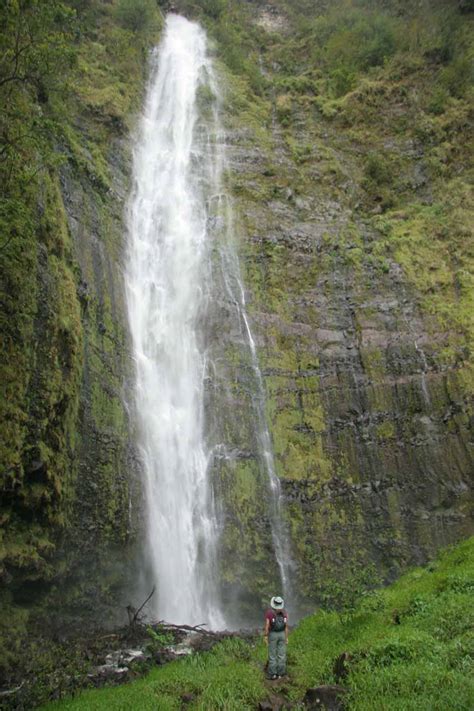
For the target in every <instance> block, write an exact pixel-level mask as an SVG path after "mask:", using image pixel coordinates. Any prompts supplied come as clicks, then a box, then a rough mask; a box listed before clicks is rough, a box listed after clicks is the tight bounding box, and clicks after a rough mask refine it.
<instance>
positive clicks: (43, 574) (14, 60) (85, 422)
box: [0, 0, 161, 674]
mask: <svg viewBox="0 0 474 711" xmlns="http://www.w3.org/2000/svg"><path fill="white" fill-rule="evenodd" d="M129 6H130V3H127V2H125V1H123V0H120V1H119V2H117V3H102V2H95V1H94V0H90V1H88V0H78V1H77V2H73V1H71V2H60V1H59V0H47V1H45V2H37V1H36V0H8V1H7V2H5V3H2V6H1V8H0V26H1V31H0V100H1V103H2V114H1V117H0V185H1V188H0V233H1V236H0V270H1V286H0V290H1V312H0V319H1V321H0V327H1V358H0V363H1V365H0V383H1V398H0V408H1V420H2V427H1V431H0V492H1V505H0V526H1V531H0V581H1V583H2V590H1V593H0V596H1V606H2V611H3V612H2V616H1V619H0V660H1V661H0V670H1V672H2V673H5V674H8V673H9V670H10V668H11V666H12V665H13V667H14V660H15V659H16V658H17V654H18V650H19V649H20V647H21V645H22V643H23V642H22V640H23V637H24V634H25V629H26V627H25V625H26V623H27V621H28V618H29V616H30V614H31V613H32V611H33V617H35V615H36V614H37V613H38V612H39V611H40V610H41V606H42V605H43V604H44V608H43V612H44V613H45V614H48V612H47V610H48V609H50V608H51V606H53V607H54V606H55V604H56V603H55V602H53V601H54V600H57V597H58V596H59V597H61V599H62V603H64V604H65V602H66V597H67V596H68V595H69V601H70V602H71V603H72V604H76V605H79V603H80V600H81V596H84V595H89V597H91V596H92V597H94V595H96V592H93V591H94V589H95V590H97V587H96V586H97V585H98V583H97V580H96V581H95V583H94V581H93V580H94V575H95V572H94V570H95V567H96V566H97V568H98V567H100V566H99V565H98V562H97V560H98V557H99V554H100V551H101V550H103V551H104V553H105V550H106V549H107V547H110V545H111V544H112V543H113V545H118V544H119V545H123V544H124V542H125V541H126V540H127V538H129V536H130V530H129V528H130V522H129V520H128V519H129V514H128V508H129V505H130V494H129V492H130V489H131V484H130V481H129V479H130V478H131V474H132V472H133V467H132V463H131V461H130V452H131V448H130V442H129V439H130V437H129V428H128V424H127V413H126V409H125V404H124V401H123V388H124V380H125V378H126V376H127V372H128V364H127V361H126V351H125V347H124V343H125V330H126V326H125V319H124V316H123V313H121V312H120V304H121V301H122V298H121V295H120V293H116V294H114V282H115V290H116V291H120V290H121V287H120V278H119V276H116V275H115V272H116V273H117V274H119V271H118V266H119V260H120V254H121V244H122V233H123V229H122V209H123V207H122V201H123V194H125V191H126V185H122V186H121V185H120V181H122V182H124V180H125V179H126V177H125V178H124V176H126V154H127V151H126V149H125V148H124V147H121V145H120V140H121V137H124V136H125V137H127V135H128V133H129V131H130V129H131V127H132V125H133V115H134V114H133V112H134V111H135V110H136V108H137V106H138V104H139V100H140V98H141V93H142V86H143V75H144V70H145V66H146V57H147V48H148V47H149V45H150V43H151V42H153V41H154V38H156V35H157V31H158V30H159V27H160V22H161V20H160V16H159V13H158V10H157V8H156V6H155V4H154V3H152V2H148V3H147V2H142V3H141V5H140V16H141V18H143V19H145V20H147V25H146V27H143V26H142V25H140V26H139V27H136V26H135V24H136V21H135V20H134V17H133V14H130V12H129ZM120 188H121V190H122V193H123V194H122V195H117V194H116V192H115V191H117V190H119V189H120ZM114 270H115V272H114ZM122 311H123V309H122ZM78 491H79V495H78ZM87 556H89V562H88V564H87V566H85V568H86V569H87V571H88V572H87V574H86V575H85V577H83V578H82V580H80V576H79V573H78V570H77V569H76V570H75V572H74V580H73V582H72V583H71V585H70V586H69V587H65V580H66V578H68V576H69V580H71V575H70V571H71V568H72V567H74V568H76V566H77V561H78V559H84V558H86V557H87ZM99 575H100V574H99ZM100 586H102V587H103V590H104V591H105V590H106V589H107V581H106V578H102V580H101V582H100ZM69 588H70V589H69ZM66 591H68V592H66ZM45 596H46V598H45ZM48 596H49V598H48ZM45 599H48V602H47V603H44V601H45ZM25 603H27V604H25ZM82 609H83V610H84V607H82Z"/></svg>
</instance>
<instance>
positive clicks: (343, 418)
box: [221, 3, 474, 612]
mask: <svg viewBox="0 0 474 711" xmlns="http://www.w3.org/2000/svg"><path fill="white" fill-rule="evenodd" d="M267 5H268V3H267V4H266V5H265V6H264V7H263V6H262V7H263V9H262V10H261V12H265V13H268V11H269V8H268V7H267ZM280 9H281V8H280ZM252 11H253V13H254V15H253V17H254V20H253V21H254V22H256V23H257V24H258V26H259V27H264V26H265V23H263V24H262V21H261V19H262V18H261V13H260V5H258V4H257V6H255V5H254V6H253V8H252ZM272 12H273V16H274V17H275V16H276V15H278V11H277V10H276V9H275V7H274V6H273V10H272ZM264 19H265V18H264ZM277 19H278V18H277ZM274 31H278V28H277V30H274ZM292 41H293V43H294V47H295V50H294V51H295V54H297V53H298V52H300V53H301V47H302V44H303V42H302V40H301V37H300V38H299V39H298V38H297V39H293V38H292V37H291V33H290V35H289V36H288V35H287V36H279V37H278V38H275V36H273V38H272V39H269V40H268V42H267V43H265V40H264V39H260V43H261V46H262V47H263V49H262V50H261V54H260V59H259V62H260V64H259V66H260V68H261V69H263V73H264V77H265V79H266V81H267V87H270V88H269V89H268V88H267V92H266V93H265V94H264V95H261V94H260V96H259V95H258V92H257V93H255V91H254V90H252V89H251V88H250V86H249V84H248V83H245V82H243V81H242V80H241V79H239V78H236V77H235V75H234V76H232V75H228V79H227V81H226V86H227V87H228V90H227V95H226V101H227V108H228V112H227V116H226V121H227V129H228V134H227V139H226V140H227V144H228V151H229V154H228V155H229V165H228V176H227V177H228V185H229V188H230V190H232V192H233V194H234V197H235V210H236V215H237V227H236V237H235V239H236V241H237V242H238V245H239V247H238V249H239V251H240V255H241V262H242V268H243V273H244V281H245V286H246V291H247V298H248V301H249V311H250V314H251V326H252V329H253V332H254V336H255V338H256V340H257V346H258V356H259V360H260V366H261V369H262V373H263V376H264V383H265V390H266V395H267V421H268V424H269V428H270V431H271V435H272V440H273V446H274V452H275V458H276V465H277V471H278V475H279V476H280V479H281V482H282V490H283V505H284V511H285V514H284V516H285V522H286V527H287V530H288V532H289V537H290V540H291V548H292V552H293V556H294V558H295V561H296V562H297V566H296V567H297V573H296V574H295V579H294V581H293V588H294V591H295V593H294V594H295V597H296V596H298V598H299V599H298V602H297V604H296V605H295V607H298V609H299V612H303V611H305V610H306V609H309V608H310V607H311V604H312V603H313V604H314V601H315V600H318V599H319V600H321V598H322V597H323V596H324V594H325V592H326V591H327V586H328V585H327V584H328V582H329V581H333V580H334V578H339V579H340V580H344V579H345V580H346V581H350V578H351V576H353V575H354V574H355V571H357V570H363V569H364V568H365V569H369V568H370V566H371V564H372V563H375V565H376V569H377V570H378V573H379V575H380V576H381V578H382V579H384V580H390V579H393V578H395V577H396V576H397V575H398V574H399V572H400V571H401V570H402V569H404V568H406V567H407V566H409V565H413V564H419V563H421V562H424V561H426V559H427V558H429V557H430V556H432V555H433V554H434V553H435V551H436V550H437V549H438V548H439V547H441V546H444V545H447V544H449V543H452V542H454V541H457V540H459V539H461V538H463V537H465V536H468V535H470V534H471V533H472V530H473V519H472V503H473V499H472V477H473V471H474V467H473V440H472V384H471V383H472V381H471V377H472V376H471V372H472V371H471V366H470V360H469V355H468V353H469V347H470V346H469V343H470V340H469V339H470V335H469V333H470V331H469V326H468V322H467V320H465V321H462V322H461V317H460V318H459V320H457V319H458V314H459V313H461V312H462V310H463V309H464V308H466V305H467V301H463V300H462V299H461V301H459V302H458V301H457V299H458V297H457V296H456V293H455V289H454V290H453V289H451V286H450V284H451V279H453V280H454V281H455V280H456V276H455V273H456V269H457V268H459V264H458V266H456V265H452V263H450V262H449V258H448V257H447V255H445V254H444V249H445V247H444V244H442V243H441V242H440V224H438V223H437V222H436V220H432V219H431V218H430V220H429V221H428V220H426V221H425V216H426V215H428V214H430V215H433V214H434V213H435V212H436V210H437V211H438V215H441V214H442V215H443V224H444V225H446V224H450V227H449V230H450V234H451V238H452V241H453V244H461V241H460V242H458V241H457V239H458V238H457V234H458V231H459V230H460V231H461V232H462V231H463V229H464V228H463V227H462V226H461V225H460V223H459V222H457V219H456V218H455V217H453V216H454V215H455V214H456V206H455V205H454V204H452V203H451V204H446V202H445V201H444V196H445V195H446V192H445V191H444V187H443V185H442V184H441V183H440V182H439V179H438V175H437V174H436V173H433V171H432V170H431V169H430V165H431V167H432V164H430V160H431V159H432V156H433V155H434V154H435V153H436V151H437V150H439V144H440V143H442V142H443V140H446V136H447V135H448V133H449V135H451V136H452V135H453V134H452V130H453V128H454V125H455V124H456V122H457V121H459V115H454V114H451V117H450V118H449V119H448V120H446V118H445V120H444V123H443V126H444V127H443V129H441V131H440V132H439V133H438V134H437V136H436V139H433V138H431V139H430V140H429V141H427V140H426V137H425V136H423V134H422V133H421V131H420V126H421V125H422V123H423V121H425V120H426V116H427V114H425V113H424V109H422V108H421V107H420V106H419V105H416V104H414V103H412V98H413V96H415V93H416V92H420V91H423V90H425V88H424V86H425V85H424V84H423V85H421V84H420V83H419V77H418V76H417V75H415V76H413V74H411V75H409V76H408V77H407V76H406V75H405V78H404V79H400V77H401V76H403V73H400V71H397V76H393V75H392V76H391V75H390V71H387V70H386V72H385V74H383V72H382V73H381V76H379V77H377V78H374V84H376V83H377V82H378V84H377V88H375V87H374V91H375V92H376V94H377V93H378V94H379V97H377V96H376V94H372V93H371V91H372V89H371V88H370V87H369V86H367V87H366V88H363V89H361V91H360V94H357V92H354V94H350V95H348V97H347V98H346V99H345V101H343V100H341V102H340V104H337V103H336V102H333V104H331V108H329V104H330V102H328V104H326V103H324V99H323V97H321V96H318V93H319V91H321V86H324V84H323V82H322V81H321V83H320V84H318V82H317V81H316V82H315V83H313V84H311V80H310V72H311V69H310V63H309V62H308V61H307V60H306V57H305V58H304V59H303V60H302V59H301V55H298V60H295V64H296V65H297V66H296V67H295V69H296V71H297V72H298V71H300V72H302V76H301V77H299V76H298V73H296V74H289V73H288V68H287V63H288V62H290V61H291V60H290V59H287V58H286V57H287V56H288V55H285V51H286V52H288V53H289V52H290V50H287V49H286V47H287V46H289V45H291V42H292ZM298 42H299V44H298ZM283 57H285V59H282V58H283ZM285 62H286V63H285ZM298 62H299V66H298ZM433 76H434V75H433ZM423 81H424V80H423ZM433 81H435V79H434V78H433ZM298 82H299V84H298ZM272 87H273V90H272ZM269 94H270V100H268V96H269ZM374 97H375V98H374ZM463 110H464V109H463V108H462V105H461V103H459V104H458V111H460V113H461V114H462V112H463ZM407 119H408V120H409V121H410V122H411V123H410V126H411V127H412V128H410V129H408V128H407V126H408V124H407ZM461 122H462V119H461ZM362 123H364V126H363V127H362ZM433 125H434V124H433ZM412 129H413V130H412ZM461 130H462V129H461ZM431 136H433V134H431ZM373 151H378V152H379V153H378V154H377V155H379V154H381V155H382V156H383V160H385V161H386V163H387V164H388V165H389V166H390V171H393V173H392V174H391V177H390V181H392V180H393V182H391V183H390V185H389V186H388V187H389V192H390V197H389V198H388V197H387V195H388V193H385V192H384V191H385V190H386V188H387V183H386V182H385V181H384V179H383V178H380V176H377V177H376V178H375V179H374V180H372V177H373V176H371V167H370V166H371V163H370V161H371V160H372V158H371V156H372V155H373V153H372V152H373ZM466 160H467V159H466V156H463V157H462V159H460V161H459V163H458V164H457V169H460V174H461V175H462V168H460V166H461V165H462V166H466V165H467V163H466ZM453 169H454V164H453ZM400 174H402V177H400ZM451 175H452V173H451V171H450V169H448V170H447V176H451ZM445 179H446V178H445ZM390 181H389V182H390ZM452 189H453V194H454V193H455V192H456V190H457V189H459V188H455V187H454V185H453V186H452ZM465 207H466V210H468V207H467V203H466V204H465ZM467 214H468V213H467V211H466V213H464V214H463V219H464V218H465V219H468V217H467ZM450 217H451V222H449V218H450ZM420 222H421V224H420ZM440 222H441V221H440ZM445 230H446V227H445ZM401 235H403V239H401ZM465 238H466V239H469V238H468V237H467V234H466V235H465ZM430 239H432V240H433V243H432V244H433V245H436V246H433V248H432V249H434V250H439V251H438V253H437V255H436V256H433V251H430V248H429V247H428V245H429V244H430ZM459 239H460V240H461V239H462V238H459ZM403 240H405V242H403ZM464 244H466V245H467V243H466V242H464ZM463 249H464V248H463V247H459V255H460V257H459V259H460V263H462V264H467V262H466V261H465V260H466V259H467V257H466V254H467V253H466V252H464V251H463ZM468 251H469V249H468V248H467V252H468ZM421 254H423V256H421ZM443 255H444V256H443ZM437 258H439V260H438V261H437ZM446 270H452V273H451V272H450V276H449V277H447V276H446V274H445V272H446ZM442 273H443V276H441V274H442ZM446 285H447V286H446ZM438 289H439V295H441V294H442V295H443V296H442V301H441V300H440V301H435V302H433V298H434V297H433V294H435V293H436V290H438ZM448 309H449V313H450V314H452V317H451V322H450V323H449V324H448V322H447V320H446V315H445V314H446V312H447V311H448ZM224 337H225V338H227V339H228V340H230V342H231V345H230V346H229V351H228V358H227V369H228V371H230V372H232V373H233V377H232V378H231V380H233V381H234V385H233V387H232V395H231V398H230V400H229V401H230V402H231V404H232V410H233V413H234V423H235V422H237V423H240V424H234V426H233V427H232V426H230V427H229V428H228V432H227V437H228V447H229V449H230V450H232V451H233V452H234V456H233V458H232V457H231V458H230V459H231V461H230V462H229V461H227V462H226V464H225V465H223V471H224V475H223V477H222V482H223V483H222V485H221V486H222V487H223V499H224V502H225V504H224V510H225V527H224V532H223V539H222V545H223V550H224V555H223V561H224V563H223V574H224V577H225V580H226V581H227V584H228V589H227V594H228V598H229V600H232V595H233V594H235V595H240V597H241V599H242V600H247V601H248V602H249V605H251V603H250V600H252V599H253V600H254V601H255V599H256V598H258V597H262V598H265V596H266V595H268V593H271V591H272V590H274V589H275V585H276V584H277V580H278V573H277V566H276V564H275V560H274V556H273V554H272V544H271V533H270V524H269V520H268V515H267V514H266V513H265V501H266V500H267V499H268V496H269V493H268V483H266V481H265V473H264V471H263V469H264V467H262V462H261V461H260V459H259V453H258V452H259V448H258V442H256V429H257V428H256V426H255V420H254V422H253V425H252V422H247V423H246V424H245V426H242V423H243V421H244V417H243V416H239V414H238V413H239V412H240V410H242V411H243V410H245V409H246V411H247V412H251V411H252V403H251V396H250V395H249V393H250V391H251V383H252V380H253V374H252V369H251V367H250V364H249V362H248V358H247V359H246V358H245V357H243V356H240V358H241V360H240V362H239V361H238V358H236V356H235V352H236V342H237V341H239V338H240V340H243V338H242V334H240V336H237V337H236V336H235V335H234V336H232V335H231V336H230V338H229V335H228V333H227V332H226V335H225V336H224ZM254 417H255V415H254ZM221 476H222V475H221ZM296 591H297V592H296ZM252 596H254V597H252Z"/></svg>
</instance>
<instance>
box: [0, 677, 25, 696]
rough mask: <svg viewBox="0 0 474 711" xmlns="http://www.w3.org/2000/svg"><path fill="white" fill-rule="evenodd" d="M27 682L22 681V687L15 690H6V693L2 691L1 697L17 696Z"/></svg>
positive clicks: (16, 687) (0, 692)
mask: <svg viewBox="0 0 474 711" xmlns="http://www.w3.org/2000/svg"><path fill="white" fill-rule="evenodd" d="M24 683H25V682H24V681H22V682H21V684H20V686H15V688H14V689H6V690H5V691H0V697H1V696H11V695H12V694H16V693H17V691H20V689H21V687H22V686H23V684H24Z"/></svg>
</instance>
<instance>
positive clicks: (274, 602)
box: [270, 595, 285, 610]
mask: <svg viewBox="0 0 474 711" xmlns="http://www.w3.org/2000/svg"><path fill="white" fill-rule="evenodd" d="M284 604H285V603H284V600H283V598H282V597H280V596H279V595H275V597H272V599H271V600H270V607H272V608H273V609H274V610H282V609H283V605H284Z"/></svg>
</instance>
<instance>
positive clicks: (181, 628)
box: [156, 620, 231, 637]
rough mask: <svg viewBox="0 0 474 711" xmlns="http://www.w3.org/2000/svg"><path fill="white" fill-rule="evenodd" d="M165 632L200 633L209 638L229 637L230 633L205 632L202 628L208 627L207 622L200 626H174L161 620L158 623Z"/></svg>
mask: <svg viewBox="0 0 474 711" xmlns="http://www.w3.org/2000/svg"><path fill="white" fill-rule="evenodd" d="M156 624H157V625H159V626H160V627H163V629H165V630H175V631H176V632H199V633H200V634H205V635H208V636H209V637H221V636H223V635H229V634H231V633H230V632H212V631H211V630H203V629H202V628H203V627H205V626H206V625H207V622H201V624H200V625H173V624H171V622H165V621H164V620H160V621H159V622H157V623H156Z"/></svg>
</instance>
